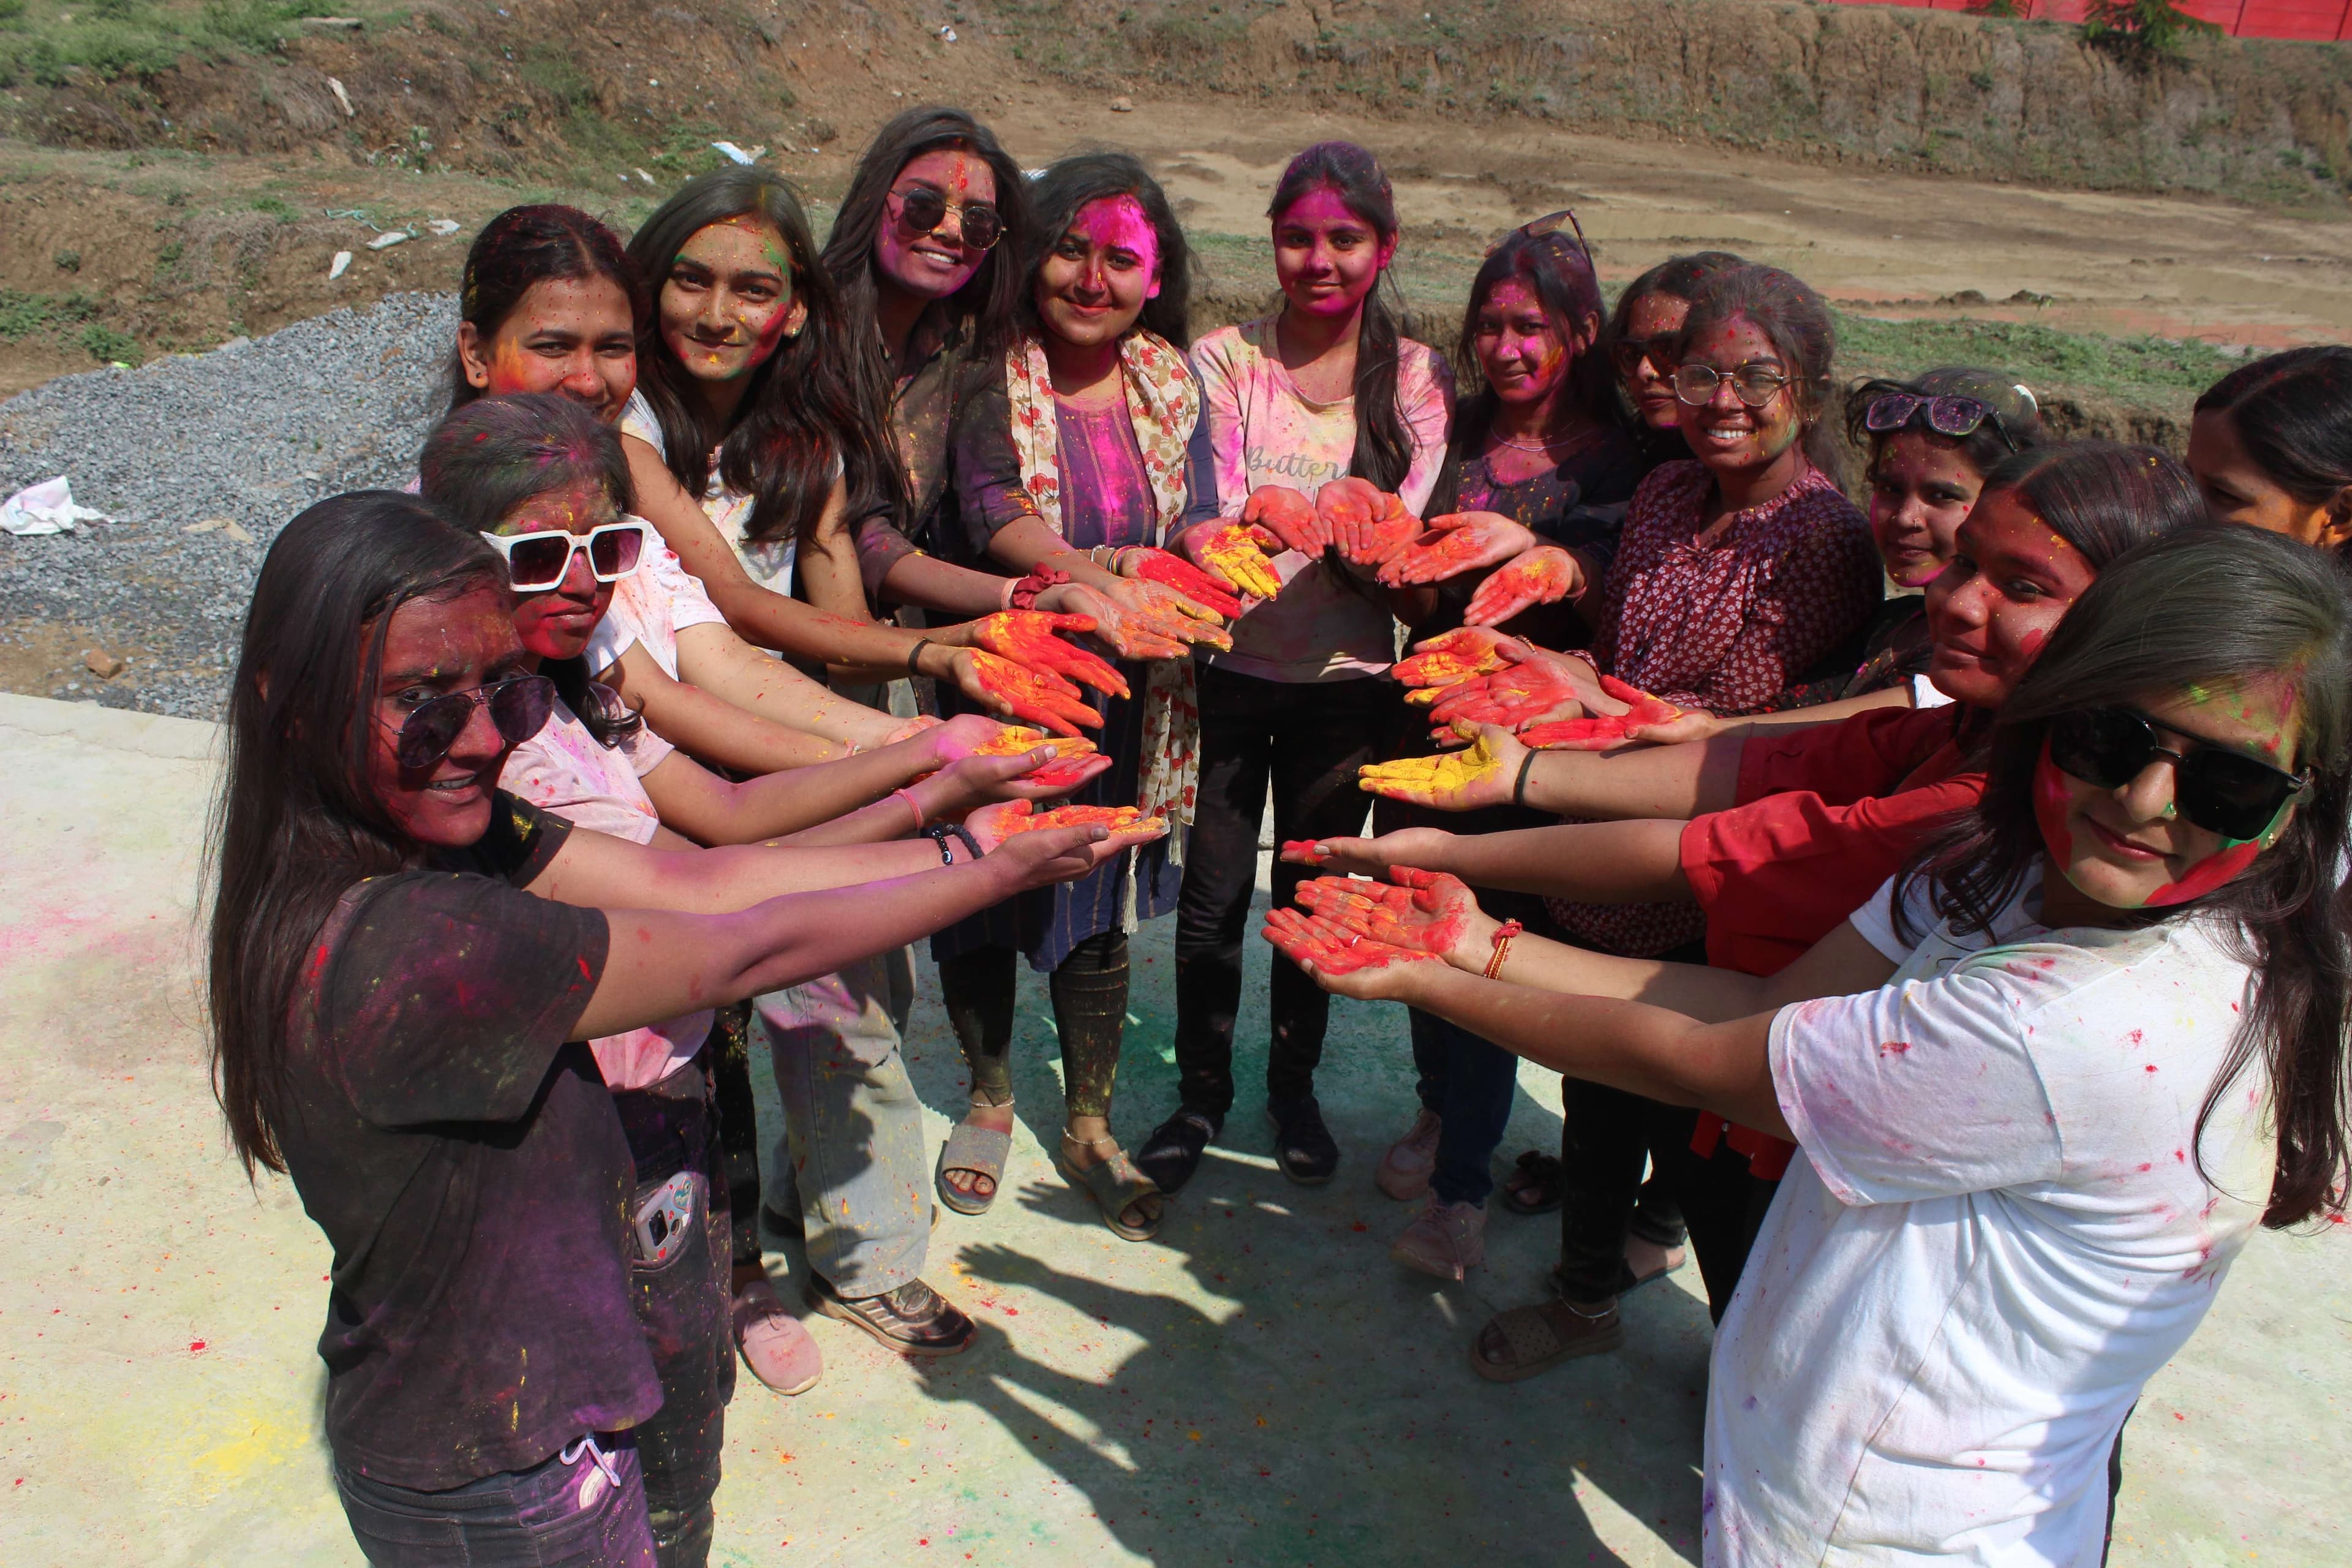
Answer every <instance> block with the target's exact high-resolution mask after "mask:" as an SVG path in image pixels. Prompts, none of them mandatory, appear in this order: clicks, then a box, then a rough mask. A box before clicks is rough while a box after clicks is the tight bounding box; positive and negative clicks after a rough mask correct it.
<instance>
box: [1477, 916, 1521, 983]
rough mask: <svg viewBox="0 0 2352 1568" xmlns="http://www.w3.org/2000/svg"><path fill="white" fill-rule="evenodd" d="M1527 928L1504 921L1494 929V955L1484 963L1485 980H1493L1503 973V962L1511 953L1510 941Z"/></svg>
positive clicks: (1517, 923) (1514, 922)
mask: <svg viewBox="0 0 2352 1568" xmlns="http://www.w3.org/2000/svg"><path fill="white" fill-rule="evenodd" d="M1527 929H1528V928H1527V927H1526V926H1524V925H1522V924H1520V923H1519V922H1518V921H1504V922H1503V923H1502V924H1501V925H1498V926H1496V928H1495V936H1494V942H1495V955H1494V956H1493V957H1492V958H1489V959H1488V960H1487V961H1486V978H1487V979H1489V980H1493V979H1495V978H1496V977H1497V976H1498V975H1500V974H1501V973H1503V960H1504V958H1505V956H1506V955H1507V954H1508V953H1509V952H1510V951H1511V939H1512V938H1513V937H1515V936H1517V935H1518V934H1519V933H1520V932H1521V931H1525V930H1527Z"/></svg>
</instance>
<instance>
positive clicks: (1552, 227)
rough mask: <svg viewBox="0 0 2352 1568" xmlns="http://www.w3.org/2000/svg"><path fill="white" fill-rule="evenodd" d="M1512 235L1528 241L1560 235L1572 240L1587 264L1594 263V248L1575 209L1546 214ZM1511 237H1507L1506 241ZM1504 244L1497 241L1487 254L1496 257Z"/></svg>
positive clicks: (1522, 225)
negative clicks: (1586, 237)
mask: <svg viewBox="0 0 2352 1568" xmlns="http://www.w3.org/2000/svg"><path fill="white" fill-rule="evenodd" d="M1511 233H1512V234H1515V235H1518V236H1520V237H1523V238H1527V239H1547V238H1549V237H1551V236H1553V235H1558V236H1559V237H1560V238H1562V239H1564V240H1570V239H1572V240H1573V241H1574V242H1575V245H1576V248H1577V250H1578V251H1579V252H1580V253H1581V254H1582V256H1583V257H1584V259H1585V262H1586V264H1587V265H1590V264H1591V261H1592V247H1591V243H1590V242H1588V241H1587V240H1586V239H1585V237H1584V226H1583V225H1582V224H1580V223H1579V222H1577V221H1576V209H1575V208H1574V207H1562V208H1560V209H1559V211H1558V212H1556V213H1546V214H1544V216H1541V217H1539V218H1534V219H1531V220H1530V221H1528V222H1527V223H1523V224H1521V225H1519V226H1518V227H1517V228H1515V229H1513V230H1512V231H1511ZM1507 238H1509V236H1508V235H1507V236H1505V237H1504V239H1507ZM1503 244H1504V240H1502V239H1498V240H1496V242H1495V243H1494V244H1492V245H1490V246H1488V247H1486V254H1487V255H1489V256H1492V255H1494V254H1495V252H1496V251H1498V250H1500V249H1502V248H1503Z"/></svg>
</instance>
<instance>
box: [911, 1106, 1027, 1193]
mask: <svg viewBox="0 0 2352 1568" xmlns="http://www.w3.org/2000/svg"><path fill="white" fill-rule="evenodd" d="M1012 1104H1013V1102H1012V1101H1011V1100H1006V1101H1005V1102H1004V1104H1003V1105H983V1104H982V1103H980V1102H979V1101H977V1100H975V1101H974V1102H973V1103H972V1107H971V1109H972V1110H1010V1109H1011V1108H1012ZM1012 1152H1013V1133H1012V1131H1011V1130H1010V1129H1008V1130H1006V1131H1002V1132H1000V1131H997V1130H996V1129H994V1128H992V1127H974V1126H973V1125H972V1124H971V1119H970V1118H969V1117H967V1118H966V1119H965V1120H963V1121H959V1122H957V1123H956V1124H955V1131H952V1132H950V1133H949V1134H948V1141H947V1142H945V1143H943V1144H941V1145H940V1161H939V1164H938V1165H937V1166H935V1167H934V1168H933V1170H932V1172H931V1184H932V1185H933V1186H934V1187H936V1188H937V1189H938V1190H939V1194H940V1202H941V1203H943V1204H945V1205H948V1207H950V1208H951V1209H953V1210H955V1212H956V1213H958V1214H960V1215H982V1214H986V1213H987V1212H988V1205H991V1204H992V1203H994V1202H995V1201H996V1194H999V1193H1001V1192H1003V1190H1004V1162H1005V1158H1006V1156H1008V1155H1010V1154H1011V1153H1012ZM950 1171H961V1172H963V1173H965V1174H966V1175H969V1176H985V1177H987V1178H988V1195H987V1196H986V1197H984V1198H983V1197H982V1196H980V1195H979V1194H975V1193H961V1192H958V1191H957V1190H956V1189H955V1188H954V1187H953V1186H952V1185H950V1184H949V1182H948V1173H949V1172H950Z"/></svg>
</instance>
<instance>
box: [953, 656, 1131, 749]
mask: <svg viewBox="0 0 2352 1568" xmlns="http://www.w3.org/2000/svg"><path fill="white" fill-rule="evenodd" d="M970 657H971V660H972V667H973V679H974V680H975V682H976V683H977V684H978V685H979V687H980V689H981V691H982V694H983V700H986V701H988V702H990V703H991V704H992V705H993V706H995V707H997V708H999V709H1001V710H1003V711H1005V712H1007V713H1010V714H1011V715H1013V717H1014V718H1016V719H1026V720H1028V721H1030V722H1031V723H1033V724H1042V725H1044V726H1045V728H1046V729H1048V730H1051V731H1053V732H1054V733H1055V734H1056V735H1075V734H1076V733H1077V732H1078V731H1077V726H1078V725H1080V724H1084V725H1086V726H1087V728H1089V729H1094V730H1099V729H1101V728H1102V715H1101V714H1099V713H1097V712H1096V711H1095V710H1093V709H1091V708H1089V707H1087V705H1086V704H1085V703H1084V702H1082V701H1080V700H1078V689H1077V688H1076V687H1075V686H1073V685H1071V684H1070V683H1069V682H1068V681H1066V680H1065V679H1062V678H1061V677H1060V676H1058V675H1054V674H1051V673H1049V672H1046V671H1043V670H1035V669H1031V668H1028V667H1027V666H1025V665H1019V664H1015V663H1013V661H1012V660H1011V659H1009V658H999V657H998V656H997V655H995V654H992V653H990V652H988V651H986V650H985V649H981V648H974V649H972V650H971V656H970Z"/></svg>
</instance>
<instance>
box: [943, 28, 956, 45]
mask: <svg viewBox="0 0 2352 1568" xmlns="http://www.w3.org/2000/svg"><path fill="white" fill-rule="evenodd" d="M940 42H941V43H947V44H952V43H954V42H955V29H954V28H953V27H941V28H940Z"/></svg>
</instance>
